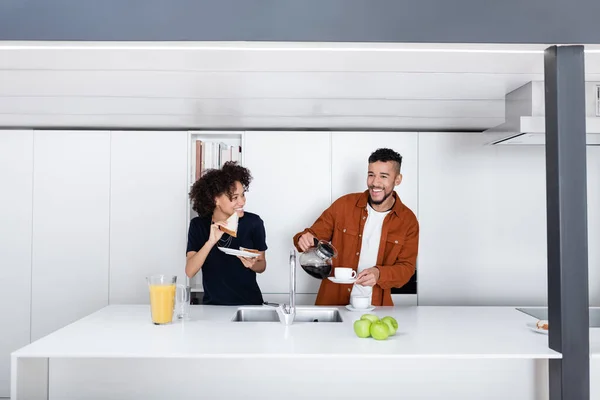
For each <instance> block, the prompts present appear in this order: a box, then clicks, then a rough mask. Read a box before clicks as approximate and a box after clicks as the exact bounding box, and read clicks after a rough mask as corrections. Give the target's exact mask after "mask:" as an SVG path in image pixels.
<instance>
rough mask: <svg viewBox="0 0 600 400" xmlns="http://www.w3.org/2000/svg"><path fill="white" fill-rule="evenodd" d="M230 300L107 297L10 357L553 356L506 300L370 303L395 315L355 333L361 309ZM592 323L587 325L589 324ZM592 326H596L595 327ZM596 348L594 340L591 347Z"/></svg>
mask: <svg viewBox="0 0 600 400" xmlns="http://www.w3.org/2000/svg"><path fill="white" fill-rule="evenodd" d="M236 309H237V307H219V306H192V307H191V311H190V317H191V319H190V320H189V321H185V322H175V323H173V324H171V325H164V326H157V325H154V324H152V323H151V321H150V307H149V306H148V305H111V306H108V307H105V308H103V309H101V310H100V311H98V312H96V313H93V314H91V315H89V316H87V317H85V318H82V319H81V320H79V321H76V322H74V323H73V324H70V325H68V326H66V327H64V328H62V329H60V330H58V331H56V332H54V333H52V334H50V335H48V336H46V337H44V338H42V339H40V340H38V341H36V342H34V343H32V344H30V345H28V346H26V347H23V348H21V349H20V350H18V351H16V352H15V353H13V355H14V356H17V357H44V358H45V357H60V358H96V357H100V358H162V357H167V358H207V357H208V358H213V357H236V358H239V357H263V358H264V357H288V358H289V357H374V358H378V357H386V358H387V357H392V358H462V359H464V358H503V359H506V358H521V359H523V358H526V359H536V358H539V359H548V358H560V357H561V355H560V353H557V352H555V351H553V350H550V349H549V348H548V336H547V335H542V334H539V333H535V332H532V331H531V330H530V329H529V328H528V327H527V325H526V324H527V323H530V322H535V321H536V320H535V319H534V318H532V317H530V316H528V315H525V314H523V313H521V312H519V311H517V310H515V309H514V308H512V307H398V306H396V307H378V308H376V309H375V310H373V311H371V313H374V314H376V315H378V316H379V317H383V316H386V315H391V316H393V317H394V318H396V319H397V320H398V323H399V328H398V332H397V333H396V335H395V336H391V337H390V338H389V339H388V340H385V341H377V340H374V339H372V338H367V339H361V338H358V337H356V335H355V334H354V330H353V322H354V321H355V320H356V319H358V318H360V316H361V315H362V314H363V313H356V312H350V311H347V310H346V309H345V308H344V307H338V309H339V310H340V313H341V315H342V318H343V322H340V323H323V322H318V323H297V324H294V325H291V326H289V327H286V326H284V325H282V324H280V323H278V322H232V321H231V318H232V317H233V315H234V313H235V310H236ZM592 331H594V330H592ZM596 331H597V330H596ZM599 350H600V341H599V342H598V345H596V346H595V347H594V351H596V352H597V351H599Z"/></svg>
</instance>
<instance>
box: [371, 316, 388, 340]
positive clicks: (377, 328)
mask: <svg viewBox="0 0 600 400" xmlns="http://www.w3.org/2000/svg"><path fill="white" fill-rule="evenodd" d="M369 330H370V332H371V336H373V339H376V340H385V339H387V338H388V336H390V330H389V328H388V325H387V324H386V323H385V322H381V321H377V322H373V323H372V324H371V327H370V329H369Z"/></svg>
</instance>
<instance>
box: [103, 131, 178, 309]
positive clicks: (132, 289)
mask: <svg viewBox="0 0 600 400" xmlns="http://www.w3.org/2000/svg"><path fill="white" fill-rule="evenodd" d="M111 136H112V140H111V190H110V303H111V304H123V303H148V302H149V296H148V289H147V284H146V277H147V276H148V275H152V274H172V275H177V276H178V278H177V279H178V282H185V250H186V243H187V217H186V214H187V198H188V197H187V196H188V195H187V194H188V192H189V188H188V187H187V180H188V179H187V177H188V171H187V163H188V160H187V151H188V147H187V146H188V144H187V142H188V133H187V132H186V131H177V132H169V131H161V132H158V131H147V132H143V131H113V132H112V134H111Z"/></svg>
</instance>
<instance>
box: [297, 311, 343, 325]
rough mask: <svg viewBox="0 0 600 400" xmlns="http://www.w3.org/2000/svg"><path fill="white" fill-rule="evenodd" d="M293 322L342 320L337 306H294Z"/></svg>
mask: <svg viewBox="0 0 600 400" xmlns="http://www.w3.org/2000/svg"><path fill="white" fill-rule="evenodd" d="M294 322H342V316H341V315H340V312H339V311H338V309H337V308H320V307H306V308H304V307H296V318H294Z"/></svg>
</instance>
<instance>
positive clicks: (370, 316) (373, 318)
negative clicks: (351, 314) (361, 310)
mask: <svg viewBox="0 0 600 400" xmlns="http://www.w3.org/2000/svg"><path fill="white" fill-rule="evenodd" d="M360 319H366V320H369V321H371V322H377V321H379V317H378V316H377V315H375V314H363V315H362V316H361V317H360Z"/></svg>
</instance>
